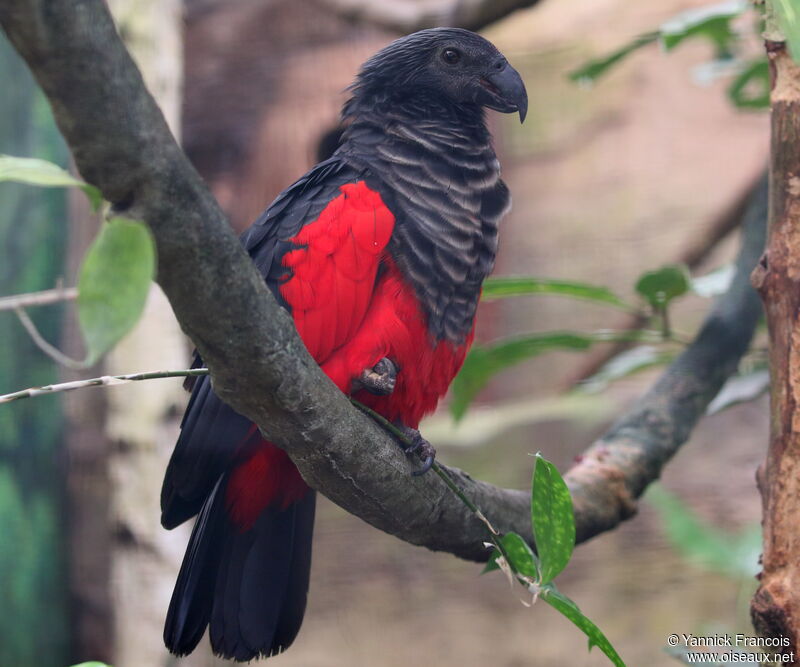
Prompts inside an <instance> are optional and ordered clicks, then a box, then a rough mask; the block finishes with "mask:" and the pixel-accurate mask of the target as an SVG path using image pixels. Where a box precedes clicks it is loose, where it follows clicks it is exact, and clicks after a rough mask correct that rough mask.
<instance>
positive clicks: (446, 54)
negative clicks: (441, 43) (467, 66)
mask: <svg viewBox="0 0 800 667" xmlns="http://www.w3.org/2000/svg"><path fill="white" fill-rule="evenodd" d="M442 60H444V61H445V62H446V63H447V64H448V65H455V64H456V63H457V62H458V61H459V60H461V52H459V51H456V50H455V49H445V50H444V51H442Z"/></svg>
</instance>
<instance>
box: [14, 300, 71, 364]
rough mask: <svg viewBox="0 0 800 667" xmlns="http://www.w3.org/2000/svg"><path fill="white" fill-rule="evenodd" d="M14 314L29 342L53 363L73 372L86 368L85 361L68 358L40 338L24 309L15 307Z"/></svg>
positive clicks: (40, 335) (42, 337)
mask: <svg viewBox="0 0 800 667" xmlns="http://www.w3.org/2000/svg"><path fill="white" fill-rule="evenodd" d="M14 312H15V313H16V315H17V317H18V318H19V321H20V323H21V324H22V326H23V327H25V331H27V332H28V335H29V336H30V337H31V340H32V341H33V342H34V343H35V344H36V347H38V348H39V349H40V350H41V351H42V352H44V353H45V354H46V355H47V356H48V357H50V358H51V359H52V360H53V361H55V362H56V363H57V364H61V365H62V366H66V367H67V368H72V369H73V370H81V369H82V368H86V362H85V361H82V360H80V359H73V358H72V357H68V356H67V355H66V354H64V353H63V352H62V351H61V350H59V349H58V348H57V347H56V346H55V345H52V344H51V343H49V342H47V341H46V340H45V338H44V336H42V334H41V333H40V331H39V330H38V329H37V328H36V325H35V324H34V323H33V320H32V319H31V318H30V316H29V315H28V313H27V312H25V309H24V308H21V307H19V306H17V307H16V308H14Z"/></svg>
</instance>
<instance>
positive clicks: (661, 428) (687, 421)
mask: <svg viewBox="0 0 800 667" xmlns="http://www.w3.org/2000/svg"><path fill="white" fill-rule="evenodd" d="M0 24H2V27H3V29H4V30H5V32H6V34H7V35H8V37H9V38H10V40H11V41H12V43H13V44H14V45H15V47H16V48H17V50H18V51H19V52H20V54H21V55H22V56H23V57H24V58H25V60H26V61H27V62H28V64H29V66H30V68H31V70H32V71H33V73H34V75H35V76H36V78H37V80H38V81H39V83H40V85H41V86H42V88H43V89H44V92H45V94H46V95H47V97H48V99H49V100H50V103H51V105H52V107H53V111H54V114H55V117H56V121H57V123H58V124H59V127H60V128H61V131H62V133H63V134H64V136H65V137H66V139H67V141H68V143H69V145H70V147H71V149H72V152H73V155H74V157H75V161H76V164H77V166H78V169H79V170H80V172H81V174H82V175H83V176H84V178H85V179H86V180H87V181H89V182H90V183H92V184H94V185H96V186H97V187H99V188H100V189H101V190H102V192H103V195H104V196H105V197H106V198H107V199H108V200H109V201H111V202H112V203H113V204H114V205H115V206H116V207H117V208H119V209H126V210H127V215H130V216H133V217H136V218H140V219H142V220H144V221H145V222H146V223H147V224H148V225H149V226H150V229H151V230H152V232H153V236H154V238H155V242H156V246H157V249H158V256H159V261H158V282H159V283H160V284H161V286H162V287H163V289H164V292H165V293H166V294H167V296H168V298H169V300H170V302H171V304H172V307H173V308H174V310H175V314H176V315H177V317H178V320H179V322H180V324H181V326H182V327H183V329H184V331H185V332H186V333H187V334H188V335H189V336H190V337H191V338H192V340H193V341H194V343H195V344H196V345H197V347H198V349H199V350H200V352H201V353H202V355H203V359H204V361H205V362H206V363H207V364H208V366H209V368H210V370H211V373H212V379H213V382H214V387H215V389H216V391H217V392H218V393H219V395H220V396H221V397H222V398H223V399H224V400H225V401H227V402H228V403H229V404H230V405H231V406H233V407H234V408H235V409H236V410H238V411H239V412H241V413H243V414H245V415H247V416H248V417H249V418H251V419H252V420H253V421H255V422H256V423H257V424H258V425H259V426H260V427H261V428H262V429H263V431H264V432H265V434H266V435H267V436H268V437H269V438H270V439H271V440H273V441H274V442H275V443H277V444H278V445H280V446H281V447H283V448H284V449H285V450H286V451H287V452H288V453H289V455H290V456H291V458H292V460H293V461H294V462H295V463H296V464H297V466H298V468H299V469H300V471H301V473H302V474H303V476H304V477H305V479H306V480H307V481H308V482H309V483H310V484H311V485H312V486H313V487H315V488H316V489H318V490H320V491H321V492H322V493H324V494H325V495H326V496H328V497H329V498H331V499H332V500H333V501H334V502H336V503H338V504H339V505H341V506H342V507H343V508H344V509H346V510H347V511H349V512H351V513H353V514H355V515H357V516H359V517H361V518H363V519H364V520H366V521H368V522H369V523H371V524H373V525H374V526H376V527H378V528H380V529H381V530H384V531H386V532H388V533H392V534H394V535H396V536H397V537H399V538H401V539H403V540H406V541H408V542H411V543H413V544H419V545H424V546H426V547H428V548H431V549H436V550H443V551H448V552H451V553H453V554H456V555H458V556H461V557H464V558H471V559H475V560H481V559H485V558H486V555H487V552H486V550H485V549H484V547H483V542H484V541H485V538H486V532H485V531H486V528H485V526H484V524H483V523H482V522H481V521H480V520H478V519H477V518H476V517H475V516H474V515H473V514H472V513H470V512H469V511H468V510H467V509H466V508H465V507H464V505H463V504H462V503H461V502H460V501H459V500H458V499H457V498H456V497H455V496H454V494H452V493H451V492H450V491H449V489H448V488H447V487H446V486H445V485H444V483H443V482H442V481H441V480H440V479H439V478H438V477H436V476H433V475H425V476H423V477H414V478H412V477H411V476H410V474H409V472H410V464H409V462H408V461H407V460H406V459H405V457H404V456H402V455H401V454H400V452H399V448H398V447H397V445H396V444H395V442H394V441H393V440H392V438H391V437H390V436H389V435H387V434H386V433H385V432H384V431H382V430H381V429H380V428H378V426H376V425H375V424H374V423H373V422H372V421H371V420H370V419H369V418H367V417H366V416H364V415H363V414H361V413H359V412H358V411H357V410H356V409H355V408H354V407H352V406H351V405H350V403H349V401H348V400H347V399H346V398H345V397H344V396H343V395H342V394H341V393H340V392H338V391H337V390H336V389H335V387H334V386H333V384H332V383H331V382H330V381H329V380H328V379H327V378H326V377H325V376H324V375H323V373H322V372H321V371H320V369H319V367H318V366H317V365H316V364H315V363H314V361H313V359H312V358H311V357H310V356H309V354H308V352H307V351H306V349H305V347H304V346H303V344H302V342H301V341H300V339H299V337H298V336H297V333H296V331H295V329H294V326H293V324H292V321H291V319H290V317H289V316H288V314H287V313H286V312H285V311H284V310H283V309H282V308H280V306H279V305H278V304H277V303H276V302H275V300H274V299H273V298H272V296H271V295H270V293H269V292H268V290H267V289H266V287H265V285H264V282H263V280H262V279H261V277H260V276H259V275H258V274H257V272H256V271H255V269H254V267H253V266H252V264H251V262H250V261H249V259H248V257H247V255H246V254H245V252H244V251H243V250H242V248H241V247H240V245H239V243H238V241H237V239H236V238H235V236H234V234H233V232H232V231H231V230H230V228H229V227H228V225H227V223H226V221H225V219H224V217H223V215H222V213H221V211H220V209H219V207H218V206H217V204H216V202H215V201H214V199H213V198H212V197H211V195H210V193H209V192H208V190H207V188H206V187H205V185H204V184H203V183H202V181H201V180H200V178H199V176H198V175H197V173H196V172H195V171H194V169H193V168H192V167H191V165H190V164H189V163H188V161H187V160H186V158H185V157H184V155H183V153H182V152H181V151H180V149H179V148H178V146H177V144H176V143H175V141H174V139H173V137H172V136H171V134H170V132H169V129H168V128H167V125H166V123H165V122H164V119H163V117H162V115H161V113H160V111H159V110H158V107H157V106H156V104H155V103H154V101H153V99H152V98H151V97H150V95H149V94H148V93H147V91H146V90H145V88H144V84H143V83H142V79H141V76H140V75H139V72H138V71H137V69H136V67H135V65H134V64H133V62H132V61H131V59H130V57H129V56H128V53H127V52H126V51H125V48H124V46H123V45H122V43H121V41H120V40H119V38H118V37H117V34H116V31H115V29H114V25H113V23H112V20H111V17H110V16H109V14H108V12H107V10H106V7H105V4H104V2H103V1H102V0H2V1H0ZM751 227H754V225H749V226H748V229H750V228H751ZM755 227H757V225H755ZM746 239H747V241H748V242H747V248H748V250H747V251H746V252H744V253H743V257H742V259H741V260H740V270H739V275H738V276H737V278H736V280H735V282H734V287H733V288H732V290H731V292H730V293H729V294H728V295H727V296H726V297H725V298H724V299H723V300H722V301H721V303H720V304H719V305H718V307H717V308H716V309H715V311H714V313H712V315H711V317H710V318H709V321H708V322H707V323H706V326H705V327H704V329H703V331H702V332H701V334H700V337H699V338H698V341H697V342H696V343H695V344H694V345H693V346H692V347H690V349H689V350H688V351H687V352H686V354H685V355H684V356H683V357H681V359H679V360H678V361H677V362H676V364H675V365H674V366H673V367H672V368H671V369H670V370H669V371H667V373H666V375H665V377H664V378H663V379H662V380H661V381H660V382H659V383H658V384H657V385H656V387H655V388H654V389H653V390H652V391H651V392H650V393H649V394H648V395H647V396H646V397H645V399H643V402H642V403H641V404H640V406H639V407H637V408H636V410H635V411H634V413H633V415H632V416H631V417H630V418H627V419H625V420H623V421H622V422H620V424H619V425H618V426H617V427H615V429H613V430H612V432H611V433H610V434H609V436H607V437H606V438H604V439H603V441H602V443H600V445H598V446H596V447H595V448H594V449H593V450H592V451H591V452H590V454H589V455H588V456H587V457H586V458H585V459H584V462H583V463H582V464H581V465H579V466H578V467H577V468H576V469H574V470H573V471H572V472H571V473H570V476H569V479H570V482H571V486H572V490H573V493H574V495H575V498H576V508H577V520H578V526H579V528H578V530H579V535H580V539H586V538H587V537H590V536H591V535H594V534H596V533H598V532H600V531H602V530H607V529H609V528H613V527H614V526H615V525H616V524H617V523H618V522H619V521H620V520H622V519H624V518H626V517H627V516H629V515H630V514H631V511H632V510H631V504H632V502H633V498H635V497H636V496H637V495H638V494H639V493H641V491H642V490H643V488H644V487H645V486H646V484H647V483H648V482H649V481H651V480H652V479H654V478H655V477H656V476H657V475H658V472H659V470H660V468H661V466H662V465H663V464H664V463H665V462H666V460H667V459H668V458H669V456H670V455H671V454H672V453H673V452H674V451H675V450H676V449H677V447H678V446H680V444H681V443H682V442H683V441H684V440H685V439H686V438H687V437H688V434H689V432H690V431H691V427H692V426H693V424H694V423H695V422H696V421H697V419H699V418H700V416H701V415H702V413H703V410H704V408H705V405H706V404H707V402H708V401H709V400H710V399H711V397H713V395H714V394H715V393H716V391H717V390H718V389H719V387H720V386H721V384H722V382H723V381H724V380H725V378H726V377H727V376H728V375H729V374H730V373H731V372H732V371H733V369H734V368H735V366H736V363H737V361H738V359H739V357H740V356H741V354H742V353H743V351H744V349H745V348H746V346H747V341H748V340H749V338H750V335H751V333H752V330H753V326H754V325H755V321H756V319H757V317H758V312H759V310H758V302H757V300H754V297H753V295H752V291H750V290H749V289H746V284H745V283H746V280H744V279H743V278H742V276H743V275H746V273H747V272H748V271H749V265H751V264H752V263H754V261H755V260H754V258H755V257H757V255H758V253H759V252H760V250H761V241H760V240H759V239H757V238H755V232H752V233H748V234H747V235H746ZM743 280H744V282H743ZM451 474H452V475H453V476H454V477H455V479H456V480H457V482H458V483H459V485H460V486H462V487H463V489H464V492H465V494H467V495H468V496H469V497H470V498H471V499H472V500H473V501H474V502H475V504H476V505H477V506H478V507H479V508H480V509H481V510H482V511H483V513H484V514H485V515H487V516H488V517H489V518H490V519H491V521H492V523H493V524H494V526H495V527H496V528H498V529H499V530H501V531H507V530H515V531H517V532H519V533H521V534H523V535H525V536H526V537H527V538H528V539H531V534H530V510H529V497H528V493H527V492H523V491H514V490H507V489H501V488H498V487H495V486H492V485H490V484H487V483H485V482H481V481H476V480H472V479H471V478H470V477H469V476H468V475H467V474H465V473H462V472H460V471H456V470H453V471H451ZM628 475H630V481H627V477H628ZM596 503H602V504H606V503H608V504H609V505H608V509H604V508H603V507H598V506H596V505H595V504H596Z"/></svg>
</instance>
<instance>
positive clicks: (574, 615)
mask: <svg viewBox="0 0 800 667" xmlns="http://www.w3.org/2000/svg"><path fill="white" fill-rule="evenodd" d="M531 530H532V532H533V539H534V543H535V544H536V553H534V552H533V550H532V549H531V548H530V547H529V546H528V544H527V543H526V542H525V540H524V539H523V538H522V537H521V536H520V535H518V534H517V533H513V532H509V533H506V534H504V535H503V536H502V537H500V538H499V539H495V541H494V546H495V548H494V551H493V552H492V555H491V557H490V558H489V561H488V562H487V564H486V567H485V568H484V569H483V572H484V573H486V572H492V571H494V570H502V571H503V572H504V573H505V575H506V576H507V577H508V578H509V580H510V581H511V583H512V584H513V582H514V581H515V580H516V581H517V582H518V583H519V584H521V585H522V586H523V587H524V588H525V589H526V590H527V591H528V592H529V593H531V594H532V595H533V600H534V602H535V601H536V600H537V599H538V600H544V601H545V602H546V603H547V604H549V605H550V606H551V607H553V608H554V609H555V610H556V611H558V612H559V613H561V614H562V615H564V616H565V617H566V618H568V619H569V620H570V621H571V622H572V623H574V624H575V626H576V627H578V628H579V629H580V630H581V631H582V632H583V633H584V634H585V635H586V636H587V638H588V639H589V650H591V649H592V647H593V646H597V647H598V648H599V649H600V650H601V651H602V652H603V653H605V654H606V656H608V659H609V660H611V662H612V663H613V664H614V665H617V667H625V663H624V662H623V661H622V658H620V657H619V654H618V653H617V651H616V650H615V649H614V647H613V646H612V645H611V642H609V641H608V638H607V637H606V636H605V635H604V634H603V632H602V631H601V630H600V628H598V627H597V626H596V625H595V624H594V623H593V622H592V621H591V620H589V619H588V618H587V617H586V616H584V615H583V613H582V612H581V610H580V608H579V607H578V605H577V604H575V603H574V602H573V601H572V600H571V599H570V598H568V597H567V596H566V595H564V594H563V593H561V592H560V591H559V590H558V589H557V588H556V586H555V584H554V583H553V579H555V577H556V576H558V574H560V573H561V572H562V571H563V569H564V568H565V567H566V566H567V564H568V563H569V561H570V559H571V558H572V552H573V550H574V548H575V515H574V512H573V509H572V497H571V496H570V493H569V489H568V488H567V484H566V482H564V479H563V478H562V477H561V475H560V474H559V472H558V469H557V468H556V467H555V466H554V465H553V464H552V463H550V461H548V460H546V459H545V458H544V457H542V456H541V455H540V454H537V455H536V457H535V463H534V467H533V479H532V481H531Z"/></svg>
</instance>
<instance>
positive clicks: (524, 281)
mask: <svg viewBox="0 0 800 667" xmlns="http://www.w3.org/2000/svg"><path fill="white" fill-rule="evenodd" d="M531 294H554V295H557V296H566V297H572V298H574V299H583V300H586V301H597V302H600V303H603V304H606V305H609V306H616V307H618V308H621V309H623V310H634V308H633V306H631V305H629V304H627V303H625V302H624V301H623V300H622V299H620V298H619V297H618V296H617V295H616V294H614V293H613V292H612V291H611V290H610V289H608V288H607V287H601V286H599V285H590V284H588V283H579V282H574V281H570V280H552V279H549V278H534V277H531V276H520V277H513V276H511V277H507V278H505V277H504V278H488V279H487V280H486V281H485V282H484V284H483V292H482V295H481V297H482V298H483V300H484V301H494V300H496V299H505V298H508V297H512V296H529V295H531Z"/></svg>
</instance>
